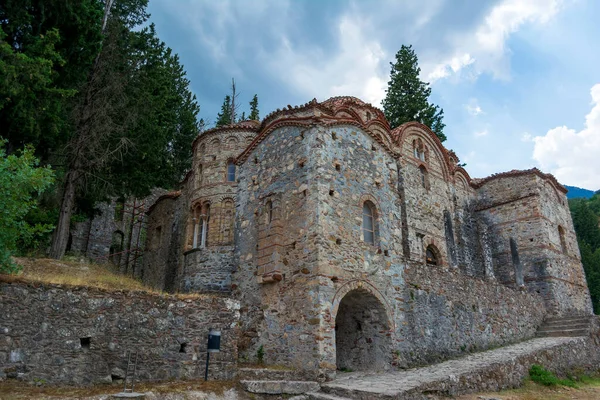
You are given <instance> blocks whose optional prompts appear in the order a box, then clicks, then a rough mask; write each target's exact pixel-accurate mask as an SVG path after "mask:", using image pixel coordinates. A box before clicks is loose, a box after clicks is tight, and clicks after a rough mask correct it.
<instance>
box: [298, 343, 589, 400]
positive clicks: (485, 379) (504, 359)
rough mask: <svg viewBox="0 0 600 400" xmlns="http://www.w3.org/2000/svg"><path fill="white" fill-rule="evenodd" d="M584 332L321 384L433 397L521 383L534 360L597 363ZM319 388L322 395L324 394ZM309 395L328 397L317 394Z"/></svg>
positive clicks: (325, 388) (353, 391) (379, 394)
mask: <svg viewBox="0 0 600 400" xmlns="http://www.w3.org/2000/svg"><path fill="white" fill-rule="evenodd" d="M594 347H596V346H594V345H593V343H592V341H590V340H589V339H588V338H586V337H549V338H538V339H532V340H528V341H525V342H522V343H519V344H514V345H510V346H506V347H502V348H498V349H495V350H488V351H485V352H481V353H477V354H472V355H469V356H466V357H463V358H460V359H455V360H450V361H446V362H443V363H440V364H436V365H431V366H427V367H422V368H414V369H410V370H404V371H393V372H384V373H382V372H379V373H378V372H349V373H338V378H337V379H335V380H333V381H331V382H328V383H325V384H323V385H322V388H321V390H322V392H321V393H323V392H324V393H326V394H328V395H333V396H339V397H332V398H340V397H341V398H352V399H361V400H367V399H368V400H371V399H430V398H437V397H438V396H440V397H445V396H456V395H458V394H464V393H473V392H478V391H488V390H489V391H496V390H500V389H503V388H509V387H517V386H519V385H520V384H521V382H522V380H523V378H524V377H525V376H526V375H527V373H528V370H529V367H530V366H531V364H533V363H539V364H542V365H544V366H545V367H547V368H549V369H551V370H559V371H560V370H567V369H568V368H573V367H576V366H579V367H581V366H583V367H585V365H586V364H589V363H591V364H593V361H592V360H593V359H594V356H593V355H592V354H590V353H597V350H596V351H594V350H592V348H594ZM321 393H319V394H321ZM309 398H315V399H316V398H319V399H320V398H326V397H325V396H323V397H320V396H318V395H315V396H314V397H311V396H310V394H309Z"/></svg>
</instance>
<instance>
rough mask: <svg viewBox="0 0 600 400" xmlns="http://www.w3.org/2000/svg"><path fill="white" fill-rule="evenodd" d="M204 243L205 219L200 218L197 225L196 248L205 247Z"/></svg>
mask: <svg viewBox="0 0 600 400" xmlns="http://www.w3.org/2000/svg"><path fill="white" fill-rule="evenodd" d="M202 243H204V218H202V217H200V218H199V219H198V223H197V224H196V241H195V245H194V247H195V248H198V247H204V246H202Z"/></svg>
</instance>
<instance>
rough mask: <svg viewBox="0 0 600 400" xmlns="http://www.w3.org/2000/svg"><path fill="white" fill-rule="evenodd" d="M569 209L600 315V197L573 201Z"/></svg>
mask: <svg viewBox="0 0 600 400" xmlns="http://www.w3.org/2000/svg"><path fill="white" fill-rule="evenodd" d="M569 208H570V210H571V216H572V218H573V225H574V227H575V233H576V234H577V243H578V244H579V251H580V253H581V263H582V264H583V269H584V271H585V277H586V280H587V284H588V288H589V289H590V296H591V298H592V305H593V307H594V312H595V313H596V314H598V313H600V227H599V223H600V213H599V212H598V211H597V210H600V196H599V195H598V194H595V195H594V196H592V198H590V199H571V200H569Z"/></svg>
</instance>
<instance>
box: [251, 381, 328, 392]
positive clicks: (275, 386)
mask: <svg viewBox="0 0 600 400" xmlns="http://www.w3.org/2000/svg"><path fill="white" fill-rule="evenodd" d="M240 383H241V385H242V387H243V388H244V390H246V391H247V392H250V393H258V394H302V393H307V392H318V391H319V389H320V387H321V386H320V385H319V383H318V382H313V381H288V380H273V381H257V380H247V381H246V380H242V381H240Z"/></svg>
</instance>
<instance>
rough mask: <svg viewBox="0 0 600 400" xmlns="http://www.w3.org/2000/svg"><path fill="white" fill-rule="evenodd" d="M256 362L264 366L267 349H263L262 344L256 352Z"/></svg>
mask: <svg viewBox="0 0 600 400" xmlns="http://www.w3.org/2000/svg"><path fill="white" fill-rule="evenodd" d="M256 360H257V361H258V363H259V364H262V363H264V362H265V349H264V348H263V346H262V344H261V345H260V347H259V348H258V350H257V351H256Z"/></svg>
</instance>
